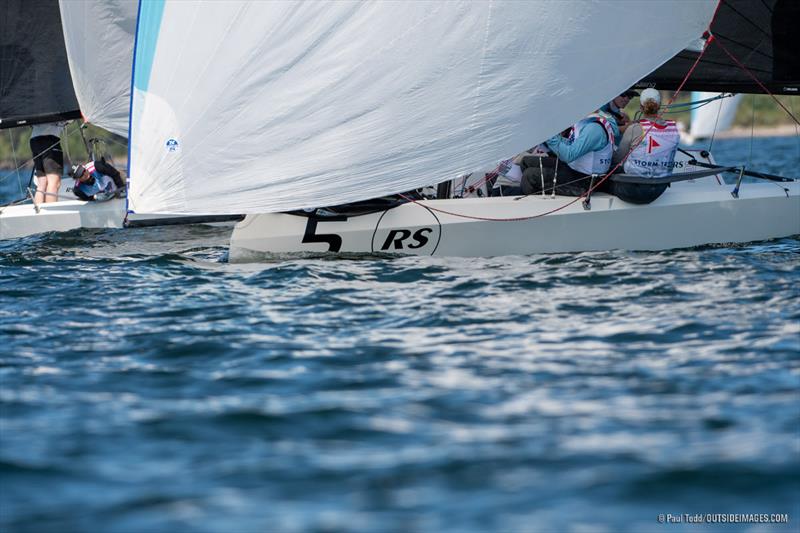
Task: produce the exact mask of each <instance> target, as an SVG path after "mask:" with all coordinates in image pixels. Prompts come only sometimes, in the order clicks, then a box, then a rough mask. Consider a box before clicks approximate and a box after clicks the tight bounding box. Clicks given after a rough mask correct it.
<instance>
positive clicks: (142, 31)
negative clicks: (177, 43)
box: [133, 0, 164, 91]
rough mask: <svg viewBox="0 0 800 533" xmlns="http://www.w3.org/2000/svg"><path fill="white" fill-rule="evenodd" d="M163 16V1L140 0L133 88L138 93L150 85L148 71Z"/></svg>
mask: <svg viewBox="0 0 800 533" xmlns="http://www.w3.org/2000/svg"><path fill="white" fill-rule="evenodd" d="M163 15H164V0H142V1H141V3H140V4H139V19H138V20H137V25H138V29H137V31H136V51H135V54H136V64H135V65H134V68H133V86H134V87H135V88H137V89H139V90H140V91H146V90H147V87H148V85H149V84H150V71H151V70H152V69H153V56H155V53H156V44H158V34H159V31H160V29H161V17H162V16H163Z"/></svg>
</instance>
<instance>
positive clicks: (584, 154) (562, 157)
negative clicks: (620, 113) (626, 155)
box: [522, 110, 618, 196]
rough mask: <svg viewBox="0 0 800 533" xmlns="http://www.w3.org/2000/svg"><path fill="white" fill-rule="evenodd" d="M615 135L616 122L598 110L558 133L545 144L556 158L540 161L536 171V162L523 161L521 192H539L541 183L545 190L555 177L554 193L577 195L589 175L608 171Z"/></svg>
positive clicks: (585, 186) (585, 183)
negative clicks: (540, 165) (540, 164)
mask: <svg viewBox="0 0 800 533" xmlns="http://www.w3.org/2000/svg"><path fill="white" fill-rule="evenodd" d="M617 132H618V130H617V128H616V123H615V122H613V120H609V118H608V115H606V114H605V113H603V112H602V111H599V110H598V111H596V112H595V113H592V114H591V115H589V116H588V117H586V118H584V119H582V120H580V121H579V122H578V123H577V124H575V125H574V126H572V127H571V128H568V129H567V130H565V131H564V132H562V133H561V134H559V135H555V136H553V137H551V138H550V139H548V140H547V142H546V143H545V145H546V146H547V148H548V149H549V150H550V151H551V152H552V153H553V155H555V156H557V157H558V159H557V160H555V158H545V159H542V160H541V163H542V167H541V168H542V170H540V167H539V161H538V160H537V161H532V159H533V158H530V157H526V158H524V159H523V161H522V163H523V164H522V166H523V169H524V170H523V177H522V191H523V193H525V194H533V193H535V192H541V190H542V183H544V186H545V188H547V187H549V186H551V184H550V182H551V180H552V179H553V178H555V180H556V190H555V192H556V194H560V195H563V196H581V195H582V194H584V193H585V192H586V191H587V190H588V189H589V186H590V185H591V175H592V174H595V175H603V174H605V173H607V172H608V169H609V168H610V166H611V158H612V154H613V153H614V146H615V145H614V137H615V135H616V134H617ZM542 171H544V176H543V175H542ZM551 191H552V189H551Z"/></svg>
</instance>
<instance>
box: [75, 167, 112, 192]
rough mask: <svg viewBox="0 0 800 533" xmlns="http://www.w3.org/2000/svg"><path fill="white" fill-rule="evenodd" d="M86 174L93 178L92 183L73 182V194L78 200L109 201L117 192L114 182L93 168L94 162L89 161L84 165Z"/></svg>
mask: <svg viewBox="0 0 800 533" xmlns="http://www.w3.org/2000/svg"><path fill="white" fill-rule="evenodd" d="M84 168H86V172H88V173H89V174H91V176H92V177H93V178H94V183H91V184H90V183H82V182H79V181H76V182H75V185H74V187H73V192H74V193H75V195H76V196H78V197H79V198H89V199H92V200H99V201H103V200H110V199H111V198H112V197H113V196H114V192H115V191H116V190H117V187H116V185H115V184H114V180H113V179H111V178H110V177H109V176H106V175H105V174H101V173H100V172H98V171H97V169H95V167H94V161H89V162H88V163H86V165H84Z"/></svg>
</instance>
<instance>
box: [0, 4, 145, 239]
mask: <svg viewBox="0 0 800 533" xmlns="http://www.w3.org/2000/svg"><path fill="white" fill-rule="evenodd" d="M10 1H11V4H12V5H9V6H7V8H6V9H5V14H6V15H7V16H8V17H9V18H8V19H7V20H6V23H7V26H6V27H5V28H4V31H3V32H2V35H0V39H2V43H3V44H2V45H0V47H2V52H0V54H2V63H3V69H2V70H3V81H2V95H3V96H2V98H1V99H0V102H2V103H0V128H9V127H27V126H30V125H34V124H39V123H46V122H55V121H61V120H73V119H81V118H82V116H83V117H91V118H92V119H93V123H95V124H97V125H99V126H102V127H104V128H106V129H108V130H109V131H112V132H114V133H117V134H121V135H125V136H127V131H128V128H127V115H128V107H129V101H130V88H129V83H128V84H125V80H126V79H127V80H129V79H130V74H120V73H121V72H124V71H125V69H126V68H127V72H128V73H129V72H130V68H131V61H132V57H133V38H134V35H133V34H134V31H135V21H136V18H135V17H136V8H137V6H135V5H131V3H130V2H124V1H114V2H111V3H105V4H101V3H99V2H92V3H88V2H64V3H62V4H61V6H60V7H61V9H59V3H58V1H57V0H41V1H37V2H26V1H23V0H10ZM90 11H91V12H90ZM113 13H116V16H114V17H111V18H109V17H108V16H105V15H107V14H113ZM131 17H132V20H133V25H131V24H130V19H131ZM62 18H63V22H64V24H63V25H62ZM126 18H127V20H126ZM98 25H102V28H103V31H91V29H90V28H88V26H93V27H94V28H95V29H96V28H97V26H98ZM64 27H67V28H70V29H71V31H70V32H64V31H63V28H64ZM70 36H71V38H70ZM90 39H91V42H89V40H90ZM65 40H66V43H65ZM67 45H69V46H67ZM126 47H127V65H125V57H126V52H125V48H126ZM68 48H69V52H70V53H71V54H73V56H70V57H75V58H77V57H79V56H80V57H81V58H82V61H81V62H79V63H78V64H81V63H82V64H89V62H90V61H91V62H93V63H94V65H95V67H96V70H95V72H90V71H89V72H87V71H85V70H82V69H78V70H75V69H74V68H73V71H72V73H71V72H70V66H71V65H70V62H69V61H68ZM98 50H102V51H104V52H103V54H102V56H101V55H98V54H97V51H98ZM87 52H89V53H87ZM92 52H93V53H92ZM75 54H78V55H75ZM81 54H82V56H81ZM75 65H76V62H75V61H72V66H75ZM97 76H102V83H99V82H98V81H95V82H94V83H88V82H87V80H97ZM126 87H127V88H126ZM120 115H124V116H125V125H124V126H121V121H120V120H119V117H120ZM112 118H113V120H110V119H112ZM75 163H77V161H75ZM72 187H73V180H72V179H71V178H64V179H62V183H61V190H60V191H59V193H58V194H59V201H58V202H52V203H44V204H40V205H36V204H35V203H33V202H32V201H31V200H32V198H31V199H29V201H28V202H25V203H23V202H17V203H16V204H15V205H9V206H4V207H0V239H10V238H18V237H23V236H26V235H31V234H35V233H40V232H46V231H67V230H71V229H75V228H80V227H90V228H92V227H94V228H121V227H122V225H123V221H124V219H125V214H126V202H125V200H124V199H113V200H110V201H107V202H85V201H81V200H78V199H77V198H76V197H75V196H74V195H73V194H72Z"/></svg>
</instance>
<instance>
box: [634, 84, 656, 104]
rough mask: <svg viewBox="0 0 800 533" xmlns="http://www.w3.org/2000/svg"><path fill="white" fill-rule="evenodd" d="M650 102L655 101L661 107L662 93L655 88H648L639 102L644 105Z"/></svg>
mask: <svg viewBox="0 0 800 533" xmlns="http://www.w3.org/2000/svg"><path fill="white" fill-rule="evenodd" d="M648 100H653V101H654V102H655V103H657V104H658V105H661V93H660V92H658V91H657V90H655V89H653V88H650V87H648V88H647V89H645V90H644V91H642V95H641V96H640V97H639V101H640V102H641V103H643V104H644V103H645V102H646V101H648Z"/></svg>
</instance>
